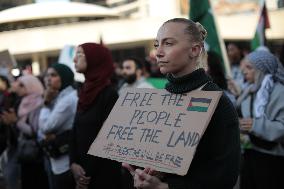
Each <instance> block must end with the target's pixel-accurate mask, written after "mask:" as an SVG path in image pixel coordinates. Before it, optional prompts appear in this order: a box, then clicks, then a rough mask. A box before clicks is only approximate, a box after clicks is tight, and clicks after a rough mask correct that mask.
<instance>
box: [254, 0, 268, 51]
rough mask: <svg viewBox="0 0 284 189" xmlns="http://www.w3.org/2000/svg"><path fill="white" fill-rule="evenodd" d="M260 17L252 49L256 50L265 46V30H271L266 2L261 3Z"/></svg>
mask: <svg viewBox="0 0 284 189" xmlns="http://www.w3.org/2000/svg"><path fill="white" fill-rule="evenodd" d="M261 3H262V4H261V9H260V16H259V20H258V24H257V27H256V31H255V34H254V37H253V39H252V41H251V49H252V50H255V49H256V48H257V47H259V46H264V45H265V41H266V38H265V29H266V28H270V24H269V19H268V13H267V9H266V5H265V1H262V2H261Z"/></svg>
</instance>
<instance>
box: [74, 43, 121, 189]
mask: <svg viewBox="0 0 284 189" xmlns="http://www.w3.org/2000/svg"><path fill="white" fill-rule="evenodd" d="M74 62H75V68H76V71H77V72H79V73H83V74H84V76H85V79H86V80H85V82H84V84H83V86H82V88H81V90H80V93H79V103H78V109H77V114H76V117H75V121H74V128H73V137H72V144H71V160H70V161H71V170H72V172H73V175H74V178H75V181H76V184H77V188H81V189H84V188H88V189H92V188H107V189H118V188H120V179H121V178H120V171H121V169H120V168H121V166H120V164H119V163H117V162H115V161H111V160H108V159H103V158H99V157H94V156H91V155H88V154H87V153H88V150H89V147H90V146H91V144H92V142H93V141H94V140H95V138H96V136H97V134H98V132H99V130H100V129H101V127H102V125H103V123H104V121H105V120H106V118H107V116H108V114H109V113H110V111H111V109H112V107H113V105H114V104H115V102H116V100H117V98H118V94H117V92H116V91H115V90H114V89H113V88H112V87H111V85H110V84H111V83H110V77H111V75H112V74H113V71H114V66H113V62H112V58H111V54H110V51H109V50H108V49H107V48H105V47H104V46H102V45H99V44H96V43H84V44H81V45H79V46H78V48H77V52H76V55H75V58H74Z"/></svg>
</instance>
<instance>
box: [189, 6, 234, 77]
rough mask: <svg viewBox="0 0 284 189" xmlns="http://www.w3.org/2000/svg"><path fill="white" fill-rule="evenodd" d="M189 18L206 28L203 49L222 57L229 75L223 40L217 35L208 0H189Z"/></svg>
mask: <svg viewBox="0 0 284 189" xmlns="http://www.w3.org/2000/svg"><path fill="white" fill-rule="evenodd" d="M190 19H191V20H192V21H194V22H199V23H200V24H202V25H203V27H204V28H205V29H206V30H207V33H208V36H207V38H206V41H205V49H207V50H208V51H214V52H216V53H217V54H219V55H220V57H222V61H223V67H224V70H226V73H227V74H228V75H230V66H229V63H228V58H227V53H226V49H225V45H224V42H223V40H221V39H220V37H219V35H218V29H217V27H216V24H215V20H214V13H213V10H212V9H211V5H210V1H209V0H190Z"/></svg>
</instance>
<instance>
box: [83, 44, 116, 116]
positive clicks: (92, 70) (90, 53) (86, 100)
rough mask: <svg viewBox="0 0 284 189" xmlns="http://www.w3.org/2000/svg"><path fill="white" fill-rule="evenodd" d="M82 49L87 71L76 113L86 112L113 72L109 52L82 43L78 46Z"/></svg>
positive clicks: (96, 46)
mask: <svg viewBox="0 0 284 189" xmlns="http://www.w3.org/2000/svg"><path fill="white" fill-rule="evenodd" d="M79 46H80V47H82V48H83V51H84V54H85V57H86V62H87V70H86V71H85V73H84V75H85V82H84V84H83V86H82V88H81V90H80V93H79V103H78V111H84V110H86V109H87V108H88V107H89V106H90V105H92V103H93V102H94V101H95V99H96V97H97V95H98V94H99V93H100V92H101V90H103V89H104V88H105V87H106V86H107V85H110V83H111V82H110V78H111V76H112V74H113V71H114V65H113V62H112V57H111V53H110V51H109V50H108V49H107V48H106V47H104V46H102V45H100V44H96V43H84V44H81V45H79Z"/></svg>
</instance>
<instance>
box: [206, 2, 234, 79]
mask: <svg viewBox="0 0 284 189" xmlns="http://www.w3.org/2000/svg"><path fill="white" fill-rule="evenodd" d="M208 1H209V4H210V7H211V11H212V15H213V20H214V22H215V27H216V31H217V36H218V41H219V44H220V48H221V53H222V57H223V63H224V68H225V72H226V75H227V76H229V77H231V76H232V73H231V66H230V63H229V58H228V54H227V50H226V47H225V43H224V40H223V38H222V39H221V36H220V34H219V31H220V30H219V24H218V23H217V22H216V20H217V19H215V16H216V14H215V11H214V8H213V7H212V3H211V0H208Z"/></svg>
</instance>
